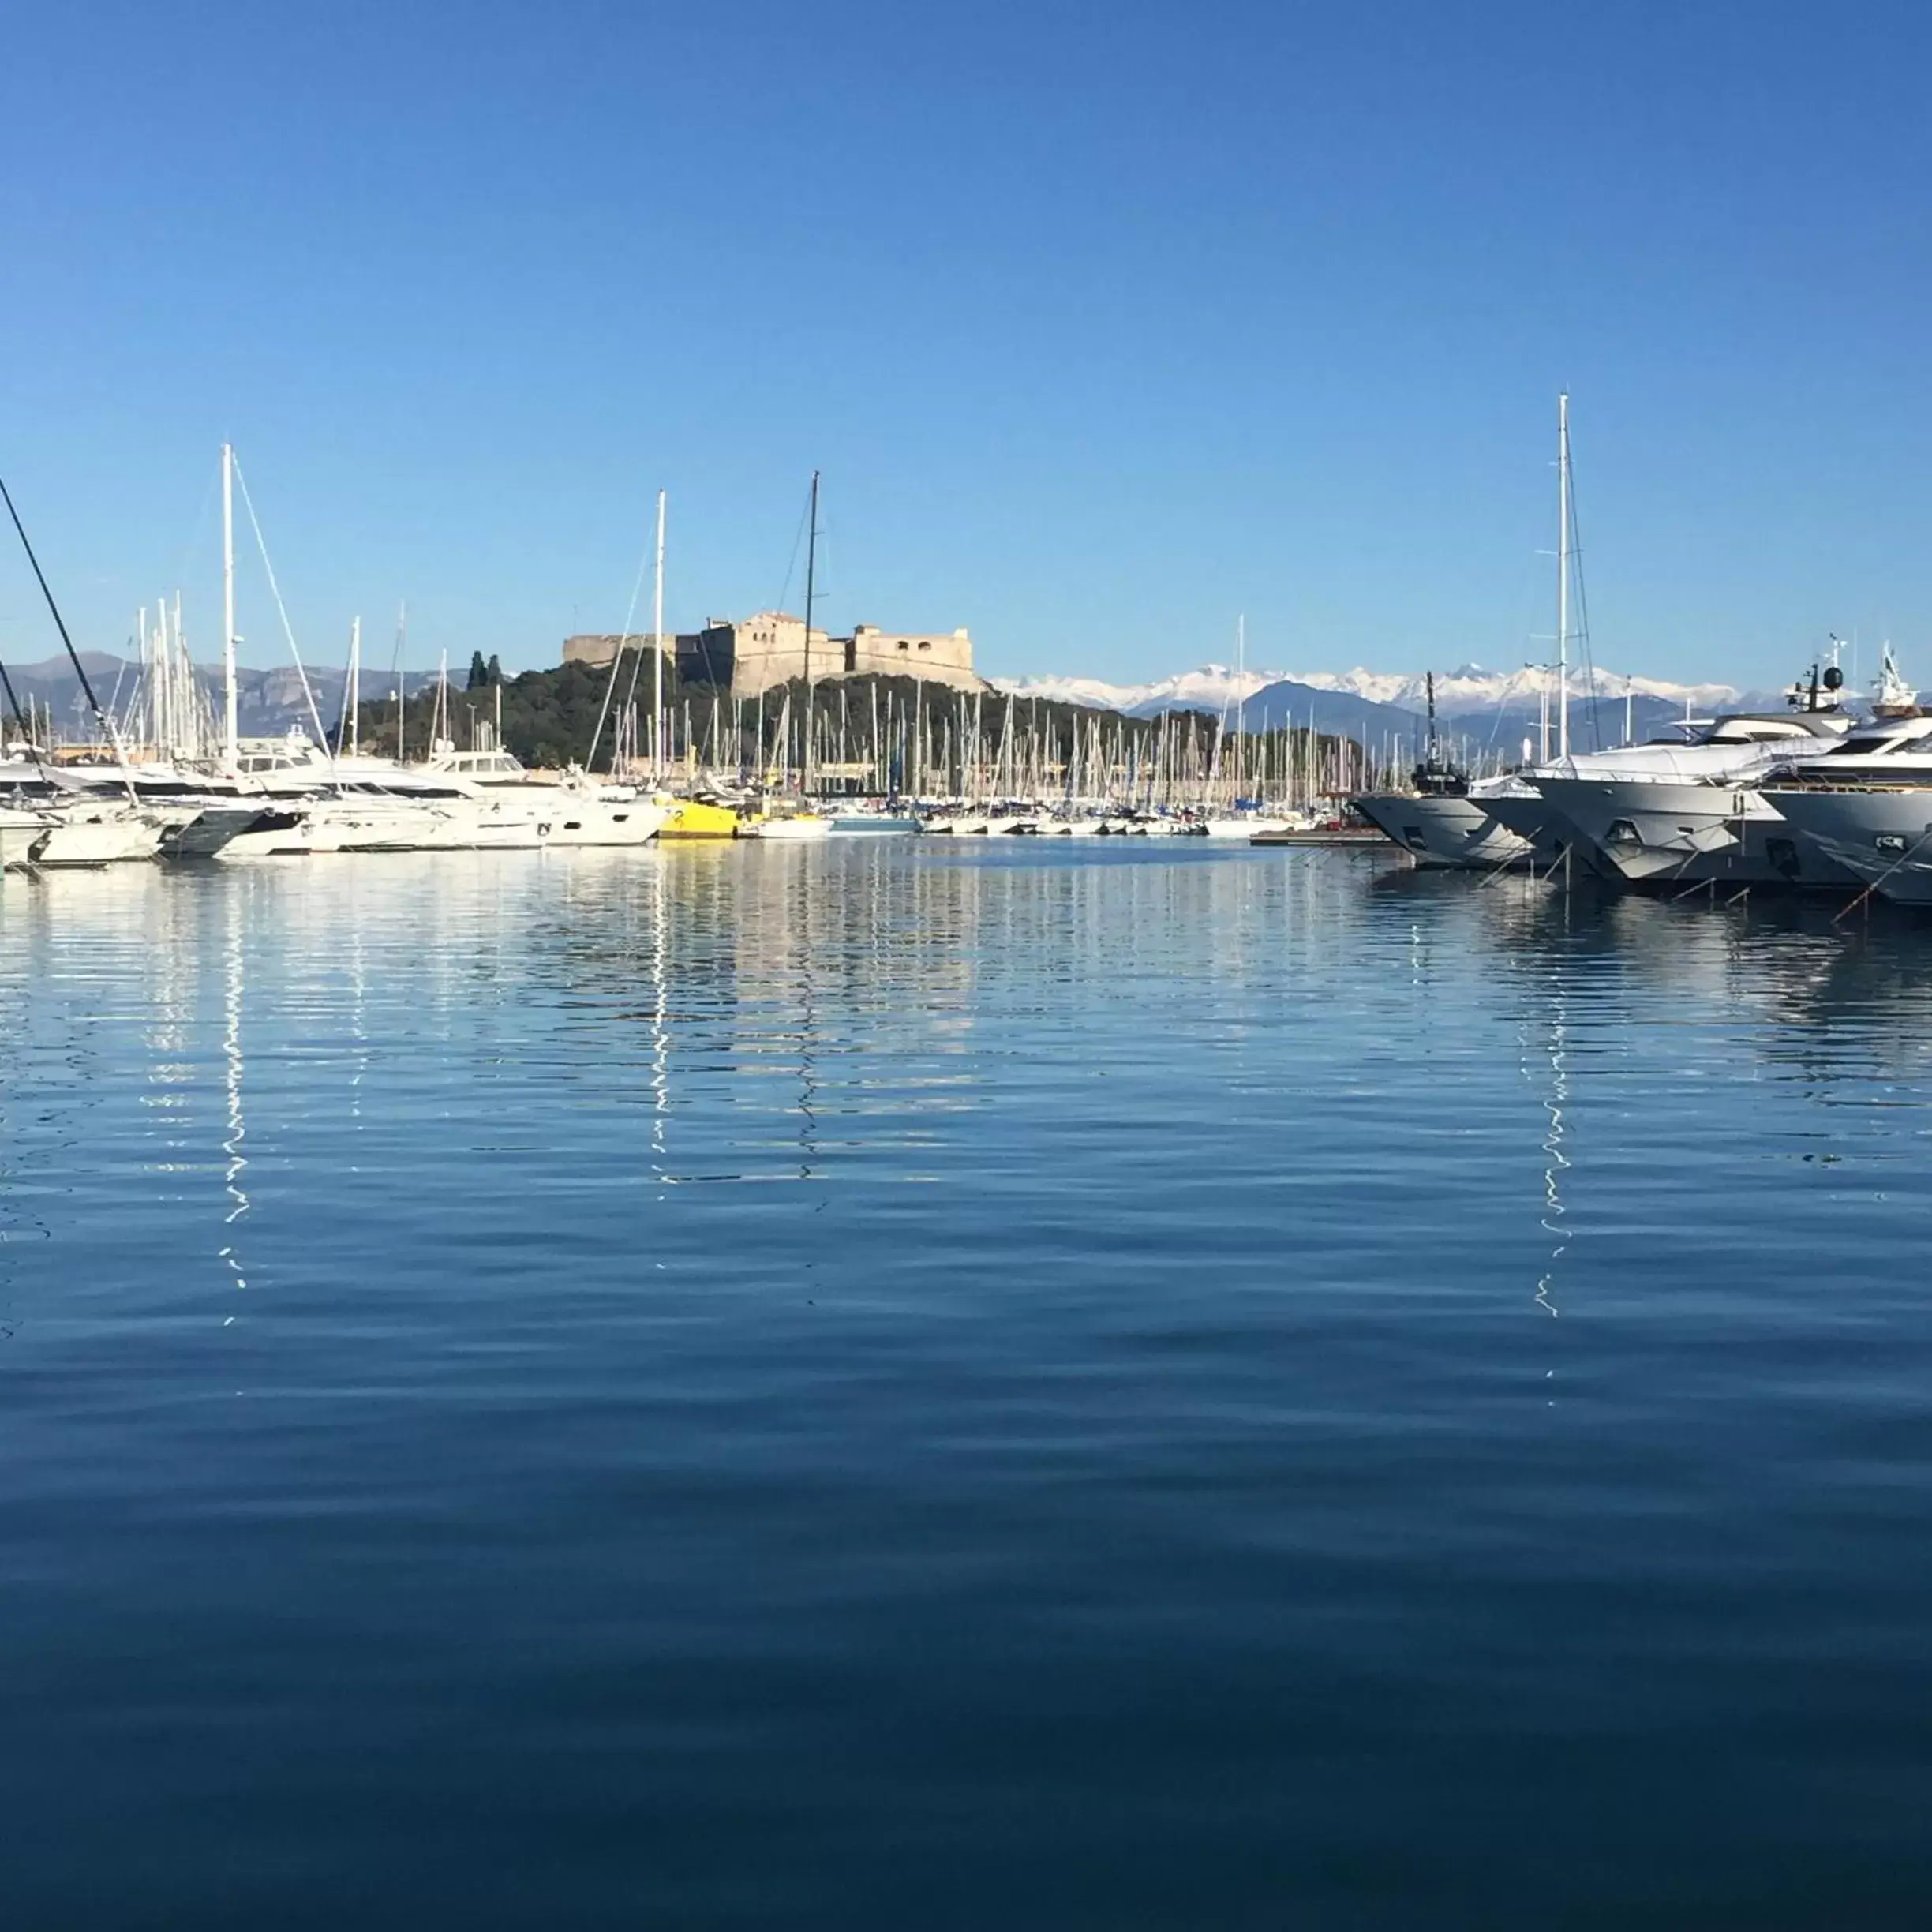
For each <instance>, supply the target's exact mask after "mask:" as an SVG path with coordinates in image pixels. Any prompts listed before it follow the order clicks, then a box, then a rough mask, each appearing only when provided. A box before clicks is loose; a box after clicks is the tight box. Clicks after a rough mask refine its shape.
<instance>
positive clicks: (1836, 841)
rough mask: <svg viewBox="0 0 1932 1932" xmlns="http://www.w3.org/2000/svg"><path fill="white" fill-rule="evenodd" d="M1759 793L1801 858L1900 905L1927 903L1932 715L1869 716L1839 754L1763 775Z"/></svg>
mask: <svg viewBox="0 0 1932 1932" xmlns="http://www.w3.org/2000/svg"><path fill="white" fill-rule="evenodd" d="M1763 796H1764V800H1765V804H1766V806H1767V807H1769V808H1770V809H1772V810H1774V811H1776V812H1777V814H1778V817H1779V820H1780V823H1781V824H1782V825H1783V826H1784V827H1785V828H1786V836H1787V837H1788V838H1789V839H1790V840H1791V841H1792V842H1793V843H1794V844H1795V846H1796V848H1797V849H1798V852H1799V855H1800V863H1813V862H1816V863H1822V864H1825V865H1829V866H1831V867H1835V868H1836V869H1837V871H1839V873H1840V874H1841V875H1842V876H1843V877H1844V878H1846V879H1848V880H1849V881H1850V882H1852V883H1853V884H1855V885H1858V886H1863V887H1865V888H1866V889H1867V890H1873V891H1876V892H1877V893H1878V894H1879V895H1880V897H1883V898H1886V899H1890V900H1895V901H1896V902H1897V903H1898V904H1902V905H1932V717H1926V716H1925V715H1923V714H1922V713H1913V714H1911V715H1909V716H1900V715H1894V716H1893V717H1888V718H1878V717H1875V718H1874V720H1873V721H1872V723H1871V724H1870V725H1869V726H1868V727H1866V728H1865V729H1864V730H1863V731H1861V732H1859V733H1857V734H1856V735H1855V736H1851V737H1848V738H1847V739H1846V740H1845V742H1844V744H1843V745H1842V746H1841V747H1840V748H1839V751H1838V752H1837V754H1835V755H1833V756H1832V757H1830V758H1810V759H1807V760H1805V761H1803V762H1800V763H1797V764H1794V765H1792V766H1789V767H1788V768H1787V769H1784V770H1783V771H1780V772H1779V773H1776V774H1774V775H1773V777H1771V778H1770V779H1769V780H1768V781H1766V783H1765V788H1764V793H1763Z"/></svg>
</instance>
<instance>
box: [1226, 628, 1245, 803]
mask: <svg viewBox="0 0 1932 1932" xmlns="http://www.w3.org/2000/svg"><path fill="white" fill-rule="evenodd" d="M1247 721H1248V613H1247V612H1245V611H1243V612H1241V615H1240V616H1238V617H1237V618H1236V619H1235V620H1234V790H1233V791H1232V792H1230V793H1229V794H1228V809H1229V811H1233V810H1234V808H1235V807H1236V806H1237V805H1238V804H1239V803H1240V802H1241V792H1242V789H1243V788H1242V785H1241V764H1242V762H1243V744H1244V742H1245V728H1246V725H1247Z"/></svg>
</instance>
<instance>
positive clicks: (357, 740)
mask: <svg viewBox="0 0 1932 1932" xmlns="http://www.w3.org/2000/svg"><path fill="white" fill-rule="evenodd" d="M346 696H347V698H348V700H349V750H350V754H351V755H352V756H353V755H354V754H355V753H357V752H358V751H361V749H362V620H361V618H360V617H358V618H357V619H355V620H354V622H353V623H350V627H349V689H348V691H347V693H346ZM335 749H336V750H337V751H340V750H341V749H342V747H341V746H340V745H337V746H336V747H335Z"/></svg>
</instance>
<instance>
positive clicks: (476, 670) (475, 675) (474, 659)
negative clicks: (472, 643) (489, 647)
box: [463, 651, 489, 691]
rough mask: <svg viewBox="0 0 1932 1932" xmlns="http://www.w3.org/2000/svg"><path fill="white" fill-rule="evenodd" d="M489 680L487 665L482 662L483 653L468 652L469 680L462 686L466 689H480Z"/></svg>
mask: <svg viewBox="0 0 1932 1932" xmlns="http://www.w3.org/2000/svg"><path fill="white" fill-rule="evenodd" d="M487 683H489V665H486V664H485V663H484V661H483V653H481V651H472V652H471V653H470V682H469V683H467V684H466V685H465V686H464V687H463V688H464V689H465V690H466V691H481V689H482V688H483V687H484V686H485V684H487Z"/></svg>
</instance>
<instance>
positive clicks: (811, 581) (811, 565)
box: [739, 470, 832, 842]
mask: <svg viewBox="0 0 1932 1932" xmlns="http://www.w3.org/2000/svg"><path fill="white" fill-rule="evenodd" d="M797 554H798V552H796V551H794V552H792V555H793V556H797ZM817 595H818V471H817V470H814V471H813V472H812V480H811V511H810V514H809V516H808V519H807V537H806V544H805V725H804V739H803V743H802V745H801V746H800V747H799V797H800V799H801V800H802V801H803V803H801V804H800V805H799V807H798V809H797V810H796V811H786V812H781V813H775V814H773V815H771V816H770V817H769V818H758V819H755V820H754V821H752V822H751V823H750V824H747V825H745V826H741V827H740V828H739V829H740V831H741V833H743V835H744V836H745V837H748V838H761V839H777V840H781V841H799V842H802V841H806V840H810V839H822V838H823V837H826V835H827V834H828V833H829V832H830V831H831V829H832V821H831V820H830V819H829V818H826V816H824V815H823V814H822V813H820V812H819V811H817V810H816V809H815V807H814V800H813V797H812V776H813V773H812V764H813V744H812V739H813V737H814V730H813V727H814V724H815V723H816V715H815V707H814V704H813V691H814V687H813V684H812V661H811V634H812V612H813V608H814V605H815V602H816V600H817Z"/></svg>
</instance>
